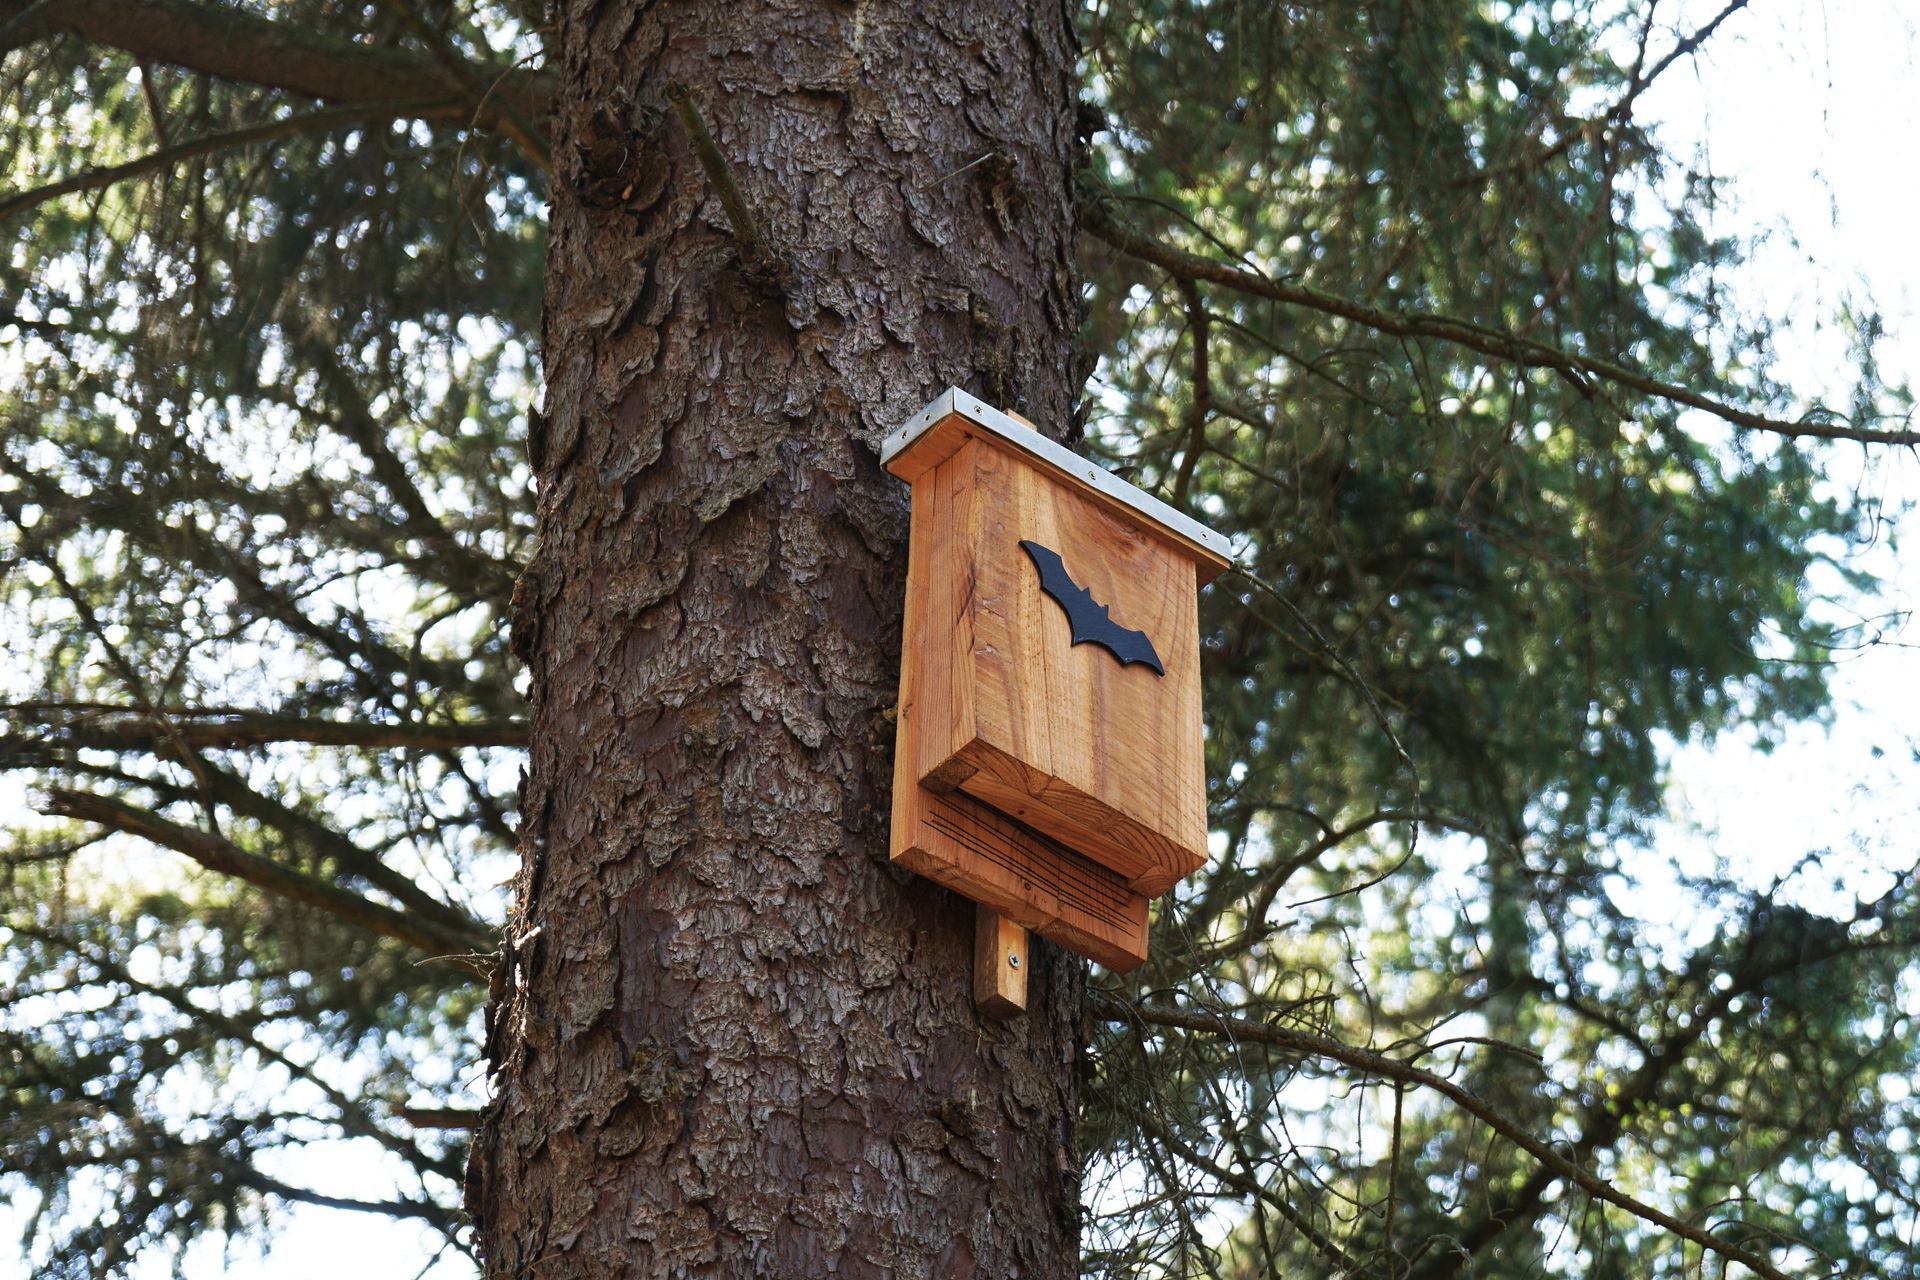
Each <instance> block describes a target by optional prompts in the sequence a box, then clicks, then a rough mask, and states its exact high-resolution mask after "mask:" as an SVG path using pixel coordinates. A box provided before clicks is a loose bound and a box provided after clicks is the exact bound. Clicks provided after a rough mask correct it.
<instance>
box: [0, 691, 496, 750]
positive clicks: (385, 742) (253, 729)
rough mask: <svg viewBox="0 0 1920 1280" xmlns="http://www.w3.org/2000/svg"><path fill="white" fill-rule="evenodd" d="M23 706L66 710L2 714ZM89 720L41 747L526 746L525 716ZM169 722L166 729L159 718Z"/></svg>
mask: <svg viewBox="0 0 1920 1280" xmlns="http://www.w3.org/2000/svg"><path fill="white" fill-rule="evenodd" d="M22 709H29V710H32V711H34V712H36V713H38V714H40V715H44V714H45V713H46V712H48V711H54V712H64V711H66V710H67V709H68V708H66V707H65V706H62V705H61V704H58V703H11V704H7V705H0V715H10V714H17V713H18V712H19V711H20V710H22ZM84 714H85V716H86V718H84V719H80V720H70V721H66V722H63V723H60V724H56V725H50V726H49V727H48V729H47V731H46V732H44V733H41V734H35V735H32V741H33V743H34V745H36V746H57V747H67V748H79V747H91V748H96V749H98V750H102V751H128V750H134V751H150V750H153V749H154V748H155V747H156V746H157V745H159V744H160V743H161V742H162V740H163V739H164V740H165V741H166V742H180V743H184V744H185V745H187V746H189V747H210V748H214V749H216V750H237V749H240V748H245V747H258V746H264V745H266V744H268V743H274V742H304V743H309V744H311V745H313V746H320V747H359V748H365V749H369V750H391V749H396V748H397V749H406V750H413V751H458V750H461V749H462V748H466V747H524V746H526V744H527V723H526V721H524V720H506V721H488V722H484V723H480V724H444V725H439V724H365V723H359V722H354V721H347V720H315V719H311V718H308V717H305V716H277V715H272V714H268V713H245V712H233V711H214V712H208V711H195V710H192V709H181V710H156V711H155V712H154V713H153V716H152V717H151V718H150V717H149V716H148V714H147V713H146V712H143V711H141V710H140V709H139V708H138V707H118V706H104V707H98V708H93V709H90V710H88V711H87V712H85V713H84ZM156 718H157V719H162V720H164V721H165V722H166V727H165V728H164V729H163V728H161V727H159V726H156V725H155V724H154V723H153V722H152V721H153V719H156ZM25 738H26V735H0V761H3V760H5V758H6V755H7V751H6V746H7V744H8V743H9V742H10V741H13V740H15V739H20V740H25Z"/></svg>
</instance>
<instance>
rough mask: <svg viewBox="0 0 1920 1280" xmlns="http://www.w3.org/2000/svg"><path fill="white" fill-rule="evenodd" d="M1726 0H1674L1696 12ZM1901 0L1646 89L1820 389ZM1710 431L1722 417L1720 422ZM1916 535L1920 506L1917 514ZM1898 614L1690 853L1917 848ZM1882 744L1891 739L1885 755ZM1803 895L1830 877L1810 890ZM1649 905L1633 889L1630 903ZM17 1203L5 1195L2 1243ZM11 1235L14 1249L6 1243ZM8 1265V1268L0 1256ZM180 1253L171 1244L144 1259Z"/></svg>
mask: <svg viewBox="0 0 1920 1280" xmlns="http://www.w3.org/2000/svg"><path fill="white" fill-rule="evenodd" d="M1720 4H1721V0H1711V3H1688V4H1685V5H1678V6H1676V5H1673V4H1668V5H1664V6H1662V8H1663V10H1664V11H1668V12H1664V13H1663V16H1664V18H1665V19H1666V20H1668V21H1672V22H1674V23H1675V24H1676V25H1678V26H1679V27H1682V28H1684V29H1688V30H1691V29H1692V28H1693V27H1695V26H1697V25H1698V24H1699V22H1700V21H1702V20H1704V18H1705V17H1707V16H1709V15H1710V14H1711V12H1713V11H1714V10H1717V9H1718V8H1719V7H1720ZM1896 8H1897V6H1895V5H1893V4H1866V3H1848V4H1841V3H1838V2H1837V0H1829V2H1828V3H1825V4H1822V3H1819V2H1818V0H1758V2H1757V3H1755V4H1753V5H1752V6H1751V8H1750V9H1749V10H1748V11H1747V12H1744V13H1741V14H1739V15H1737V16H1736V17H1735V18H1734V19H1733V20H1731V21H1730V22H1729V23H1728V24H1727V26H1726V27H1725V28H1723V29H1722V32H1721V33H1720V34H1719V35H1718V36H1716V37H1715V39H1714V40H1713V42H1712V43H1711V44H1710V45H1709V46H1708V47H1707V50H1706V52H1705V53H1704V54H1703V56H1701V57H1700V58H1697V59H1695V60H1694V61H1693V63H1692V64H1691V65H1690V66H1689V65H1682V66H1676V67H1675V68H1674V69H1673V70H1672V71H1670V72H1669V73H1668V75H1667V77H1666V78H1665V80H1663V81H1662V82H1661V83H1660V85H1658V86H1657V87H1656V88H1655V89H1654V90H1653V91H1651V92H1650V93H1648V94H1647V96H1646V97H1645V98H1644V99H1643V100H1642V104H1641V109H1640V114H1641V116H1642V118H1643V119H1649V120H1657V121H1659V122H1660V123H1661V127H1662V132H1663V136H1664V137H1665V139H1666V141H1667V143H1668V145H1669V146H1670V147H1672V148H1674V149H1675V150H1676V151H1678V152H1680V153H1681V154H1683V155H1684V154H1685V153H1686V152H1687V151H1689V150H1690V149H1691V148H1693V147H1694V146H1695V145H1697V144H1703V143H1704V145H1705V148H1706V149H1705V150H1704V151H1703V153H1702V155H1703V158H1704V159H1705V160H1706V161H1707V162H1709V163H1710V165H1711V168H1712V171H1713V172H1715V173H1717V174H1719V175H1721V176H1723V177H1729V178H1732V179H1733V180H1734V184H1733V187H1732V192H1731V194H1732V201H1731V202H1730V204H1729V206H1728V207H1727V209H1726V210H1725V219H1726V222H1725V229H1727V230H1730V231H1751V230H1754V229H1757V228H1760V227H1765V226H1783V230H1782V231H1781V232H1780V233H1779V234H1776V235H1775V236H1774V237H1773V238H1772V239H1771V240H1770V241H1769V242H1768V244H1767V246H1766V247H1765V249H1764V250H1763V252H1762V253H1761V255H1760V257H1759V258H1758V260H1757V261H1756V262H1755V263H1754V264H1752V266H1751V267H1750V268H1748V269H1747V270H1746V271H1744V272H1743V273H1742V275H1741V277H1740V278H1739V279H1738V280H1736V281H1735V284H1736V287H1737V288H1739V289H1740V290H1741V291H1742V292H1743V293H1744V294H1745V296H1748V297H1764V298H1765V299H1766V300H1767V302H1768V305H1769V306H1770V307H1773V308H1775V309H1776V310H1780V311H1783V312H1785V313H1786V314H1790V315H1794V316H1797V317H1798V318H1799V323H1800V328H1799V330H1798V331H1797V332H1796V333H1795V334H1794V336H1793V338H1792V339H1791V341H1790V342H1788V343H1786V344H1783V345H1784V346H1786V348H1787V364H1786V367H1785V368H1784V369H1783V370H1782V372H1783V373H1784V374H1786V375H1787V380H1788V381H1790V382H1792V383H1793V384H1795V385H1800V386H1808V387H1833V388H1835V389H1836V390H1838V389H1839V387H1840V386H1842V385H1843V379H1842V375H1843V371H1844V364H1845V361H1844V348H1843V347H1842V346H1841V345H1840V344H1839V342H1838V337H1837V335H1835V334H1834V333H1832V332H1831V331H1830V330H1827V331H1822V330H1821V329H1820V328H1819V327H1818V326H1817V325H1816V323H1815V322H1816V321H1818V320H1819V319H1821V318H1823V317H1824V316H1825V315H1828V314H1831V312H1832V310H1833V304H1834V303H1835V302H1836V301H1837V300H1838V299H1839V298H1840V297H1842V296H1845V295H1847V294H1858V293H1859V292H1860V286H1861V284H1862V283H1864V284H1866V285H1867V286H1869V287H1870V289H1871V292H1872V296H1873V298H1874V300H1875V301H1876V302H1877V303H1878V304H1879V306H1880V308H1881V310H1882V312H1883V314H1884V315H1885V316H1886V318H1887V320H1888V323H1889V327H1890V329H1891V330H1892V334H1893V337H1892V340H1891V341H1890V342H1889V343H1888V344H1887V346H1886V348H1885V349H1884V353H1883V354H1884V356H1885V358H1886V360H1887V361H1888V363H1889V365H1890V366H1891V369H1890V370H1889V372H1890V373H1891V372H1900V373H1904V374H1905V375H1906V376H1907V377H1909V378H1912V379H1915V380H1920V236H1916V234H1915V232H1914V230H1913V227H1914V223H1913V210H1914V209H1916V208H1920V170H1916V168H1915V166H1914V164H1913V161H1914V159H1915V158H1916V157H1920V94H1916V93H1914V92H1913V91H1912V86H1914V84H1915V83H1916V80H1915V77H1914V70H1915V58H1916V54H1915V50H1916V45H1917V44H1920V42H1916V40H1915V38H1914V32H1913V30H1912V24H1911V23H1910V22H1909V21H1908V20H1905V19H1902V18H1901V17H1900V16H1899V15H1898V14H1897V13H1896V12H1895V10H1896ZM1708 429H1710V428H1708ZM1844 458H1845V461H1844V463H1843V464H1842V467H1841V468H1840V469H1837V470H1836V481H1837V482H1838V483H1843V484H1847V485H1857V486H1862V487H1863V488H1864V489H1865V490H1866V491H1868V492H1872V493H1875V494H1878V495H1881V496H1882V497H1883V498H1885V499H1886V500H1887V501H1888V503H1889V504H1890V505H1899V504H1901V503H1904V502H1908V501H1912V500H1914V499H1917V498H1920V459H1916V458H1915V457H1913V456H1911V455H1910V454H1909V453H1906V452H1900V453H1890V452H1887V451H1880V452H1877V453H1874V454H1872V455H1870V456H1868V455H1865V454H1864V453H1862V452H1861V451H1848V452H1846V453H1845V454H1844ZM1905 526H1906V527H1905V529H1904V530H1903V531H1904V532H1905V534H1906V535H1907V537H1908V539H1909V540H1912V541H1915V543H1916V545H1920V520H1913V519H1909V520H1907V521H1905ZM1904 559H1905V560H1906V563H1904V564H1903V563H1899V562H1897V561H1896V558H1895V557H1894V556H1893V555H1891V554H1889V553H1888V551H1887V549H1886V547H1885V545H1884V544H1883V545H1882V546H1881V547H1880V548H1879V550H1878V551H1876V552H1875V553H1874V558H1873V559H1872V560H1870V561H1869V563H1870V564H1871V565H1872V566H1873V567H1874V568H1875V569H1876V570H1878V571H1880V572H1882V573H1883V575H1885V576H1886V578H1887V581H1888V587H1887V591H1886V594H1885V597H1884V598H1883V599H1882V600H1881V601H1880V602H1879V606H1878V610H1877V611H1878V612H1881V613H1886V614H1902V613H1904V611H1906V610H1908V609H1910V608H1912V607H1913V605H1914V603H1915V602H1916V601H1920V569H1916V567H1915V564H1914V560H1913V558H1912V557H1905V558H1904ZM1903 622H1904V619H1903V618H1902V617H1899V616H1894V617H1890V618H1888V619H1887V620H1885V621H1884V622H1883V624H1882V630H1883V631H1884V633H1885V634H1884V639H1885V640H1886V641H1887V643H1883V644H1880V645H1878V646H1875V647H1872V648H1868V649H1865V650H1863V651H1860V652H1858V653H1856V654H1854V655H1852V656H1850V657H1848V658H1847V659H1846V661H1845V662H1844V663H1843V665H1841V667H1840V668H1839V670H1838V672H1837V677H1836V681H1835V687H1836V691H1837V693H1838V695H1839V696H1838V706H1837V709H1836V714H1835V718H1834V721H1833V723H1832V725H1831V726H1830V727H1829V728H1826V729H1820V728H1808V729H1802V730H1796V731H1795V732H1793V733H1792V734H1790V735H1789V738H1788V741H1787V742H1786V744H1785V745H1783V746H1782V747H1781V748H1780V749H1778V750H1776V751H1775V752H1773V753H1772V754H1770V755H1761V754H1758V753H1756V752H1754V751H1752V750H1750V749H1748V748H1746V747H1744V746H1742V745H1741V744H1739V743H1731V742H1723V743H1720V744H1717V745H1716V746H1715V747H1713V748H1712V749H1710V750H1703V749H1698V748H1686V749H1682V750H1681V751H1680V752H1679V753H1678V755H1677V757H1676V776H1675V785H1674V789H1673V799H1674V806H1675V813H1676V818H1677V820H1678V821H1677V823H1676V826H1675V828H1674V830H1673V834H1672V840H1671V841H1670V842H1669V847H1672V848H1675V849H1678V850H1680V851H1682V858H1683V861H1685V860H1688V859H1694V860H1705V859H1711V858H1714V857H1720V858H1723V859H1726V860H1727V861H1728V862H1729V864H1730V865H1733V866H1736V867H1738V866H1744V867H1746V868H1748V869H1749V871H1750V873H1751V874H1752V875H1753V877H1754V878H1755V879H1756V880H1759V881H1765V880H1768V879H1771V878H1772V877H1773V876H1774V875H1775V874H1777V873H1778V872H1779V870H1780V869H1782V868H1784V867H1785V866H1787V865H1789V864H1791V863H1792V861H1793V860H1794V859H1795V858H1797V857H1798V856H1799V855H1800V854H1802V853H1804V852H1806V851H1808V850H1810V849H1816V848H1833V849H1836V850H1845V849H1858V850H1859V855H1858V864H1857V871H1858V877H1857V879H1856V880H1854V881H1853V882H1851V883H1849V884H1847V885H1846V886H1845V892H1844V895H1843V897H1844V898H1850V897H1852V895H1853V894H1854V893H1856V892H1861V893H1867V894H1869V895H1870V894H1871V893H1873V892H1877V891H1878V890H1877V889H1876V888H1875V887H1874V886H1875V882H1876V881H1879V880H1880V877H1879V876H1876V875H1875V874H1874V872H1875V870H1876V868H1884V867H1886V866H1890V865H1893V863H1894V862H1895V860H1911V859H1912V858H1913V856H1914V854H1913V853H1912V851H1911V848H1910V846H1907V845H1903V844H1902V843H1901V841H1902V840H1903V839H1904V832H1905V831H1906V830H1908V829H1909V828H1910V823H1911V819H1912V817H1913V801H1912V800H1911V799H1910V797H1911V796H1913V795H1915V794H1920V790H1915V789H1912V788H1911V787H1910V783H1909V785H1906V786H1903V782H1909V779H1908V778H1907V777H1906V775H1908V774H1910V773H1911V771H1912V768H1913V766H1914V764H1915V762H1916V760H1917V759H1920V755H1917V754H1916V749H1917V748H1920V730H1917V729H1916V727H1915V726H1920V678H1917V677H1920V662H1917V661H1916V655H1915V652H1914V650H1913V648H1912V647H1911V646H1913V645H1915V644H1920V628H1914V627H1907V626H1904V625H1903ZM1876 753H1878V754H1876ZM1806 888H1807V890H1808V891H1809V892H1813V891H1815V887H1814V886H1806ZM1635 905H1636V907H1638V906H1640V905H1641V904H1640V903H1639V902H1636V903H1635ZM287 1173H288V1175H289V1177H290V1180H295V1181H299V1182H302V1183H304V1184H305V1185H308V1186H312V1187H314V1188H315V1189H317V1190H322V1191H331V1192H336V1193H339V1194H343V1195H356V1194H361V1195H366V1194H377V1193H378V1188H379V1186H380V1185H381V1184H383V1183H384V1181H385V1179H384V1178H383V1177H382V1172H381V1170H380V1167H379V1162H378V1160H377V1159H376V1158H374V1157H372V1156H370V1155H369V1154H367V1153H363V1152H362V1151H360V1150H359V1149H357V1148H355V1147H353V1146H351V1145H348V1144H341V1145H340V1146H337V1147H335V1148H331V1149H327V1150H322V1151H310V1152H308V1153H306V1154H304V1155H302V1156H301V1157H299V1165H298V1168H297V1170H296V1169H289V1170H288V1171H287ZM13 1228H14V1220H13V1219H12V1218H11V1216H10V1215H9V1214H8V1213H7V1212H6V1209H5V1207H4V1206H0V1241H4V1240H7V1239H10V1238H11V1236H12V1233H13ZM439 1243H440V1242H439V1241H438V1240H436V1239H435V1237H434V1235H433V1233H432V1232H429V1231H423V1230H421V1229H419V1228H416V1227H414V1226H411V1225H407V1224H400V1223H392V1222H388V1221H385V1220H381V1219H377V1218H373V1217H370V1216H368V1215H364V1214H357V1213H348V1212H341V1211H333V1210H324V1209H313V1208H300V1209H294V1210H290V1211H287V1212H284V1213H282V1214H280V1215H278V1217H277V1218H276V1221H275V1225H274V1228H273V1232H272V1242H271V1249H270V1250H269V1252H268V1254H267V1256H265V1257H259V1256H256V1255H253V1254H251V1253H250V1252H249V1251H247V1250H244V1249H242V1250H239V1251H237V1252H236V1253H235V1254H234V1256H232V1257H223V1256H222V1252H221V1250H220V1248H219V1247H218V1246H217V1245H215V1246H210V1247H201V1248H197V1249H195V1250H194V1251H193V1252H192V1254H191V1255H190V1257H189V1259H188V1265H187V1274H188V1275H189V1276H191V1277H195V1278H196V1280H199V1278H202V1277H205V1278H208V1280H210V1278H211V1277H216V1276H224V1277H229V1278H230V1280H267V1278H268V1277H271V1278H272V1280H335V1278H336V1277H338V1276H340V1275H342V1274H345V1275H351V1276H353V1277H354V1278H355V1280H415V1278H419V1280H463V1278H464V1277H469V1276H471V1275H472V1274H473V1272H472V1269H471V1267H470V1265H469V1264H468V1263H467V1262H466V1261H465V1259H463V1258H455V1257H441V1258H440V1260H439V1261H438V1262H437V1263H436V1262H435V1261H434V1256H435V1251H436V1250H437V1249H438V1248H439ZM0 1247H5V1246H4V1245H0ZM0 1269H4V1268H3V1267H0ZM169 1270H170V1264H169V1262H168V1261H167V1260H162V1259H157V1258H156V1259H155V1260H154V1265H153V1266H152V1267H150V1268H147V1269H144V1270H143V1271H142V1272H141V1273H140V1274H141V1275H142V1276H143V1277H146V1276H151V1277H154V1278H155V1280H158V1278H159V1277H161V1276H164V1275H165V1274H167V1272H168V1271H169Z"/></svg>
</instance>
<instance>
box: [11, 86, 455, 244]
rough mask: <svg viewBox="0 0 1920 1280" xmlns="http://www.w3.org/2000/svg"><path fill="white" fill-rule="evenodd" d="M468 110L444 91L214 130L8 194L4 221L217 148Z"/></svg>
mask: <svg viewBox="0 0 1920 1280" xmlns="http://www.w3.org/2000/svg"><path fill="white" fill-rule="evenodd" d="M466 109H467V108H466V104H465V103H463V102H461V101H460V100H459V99H457V98H449V97H447V96H445V95H442V96H440V97H438V98H412V99H406V100H401V101H395V102H371V103H355V104H353V105H351V106H345V107H323V108H322V109H320V110H318V111H309V112H305V113H303V114H301V115H294V116H288V117H287V118H286V119H284V120H270V121H268V122H267V123H266V124H256V125H251V126H249V127H247V128H245V129H233V130H230V131H228V132H226V133H211V134H208V135H206V136H205V137H200V138H190V139H188V140H187V141H185V142H177V143H175V144H174V145H172V146H170V147H161V148H160V149H159V150H158V151H150V152H148V153H147V154H146V155H144V156H139V157H136V158H135V159H132V160H129V161H127V162H126V163H125V164H112V165H105V166H103V167H101V168H98V169H87V170H84V171H82V172H80V173H76V174H74V175H73V176H72V177H70V178H62V179H61V180H60V181H58V182H49V183H48V184H47V185H45V186H43V187H35V188H33V189H32V190H30V191H22V192H19V193H17V194H15V195H11V196H8V197H7V198H6V199H4V200H0V220H4V219H6V218H10V217H12V216H13V215H14V214H16V213H22V212H24V211H26V210H28V209H31V208H34V207H35V206H36V205H41V204H45V203H46V202H47V201H49V200H52V199H54V198H56V197H58V196H64V195H71V194H72V193H74V192H76V191H98V190H100V189H101V188H102V187H110V186H112V185H113V184H114V183H116V182H123V181H125V180H126V179H128V178H138V177H141V176H143V175H145V174H149V173H157V172H159V171H160V170H163V169H168V168H171V167H172V166H174V165H176V164H179V163H181V162H182V161H184V160H192V159H195V158H196V157H199V156H204V155H211V154H213V153H214V152H216V151H230V150H232V149H234V148H236V147H245V146H250V145H252V144H253V143H256V142H269V141H272V140H273V139H275V138H286V137H291V136H293V135H295V134H300V133H319V132H321V131H323V130H326V129H334V128H338V127H340V126H341V125H350V124H366V123H368V122H371V121H376V120H400V119H408V120H427V119H434V118H444V117H448V116H459V115H461V114H463V113H464V112H465V111H466Z"/></svg>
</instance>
